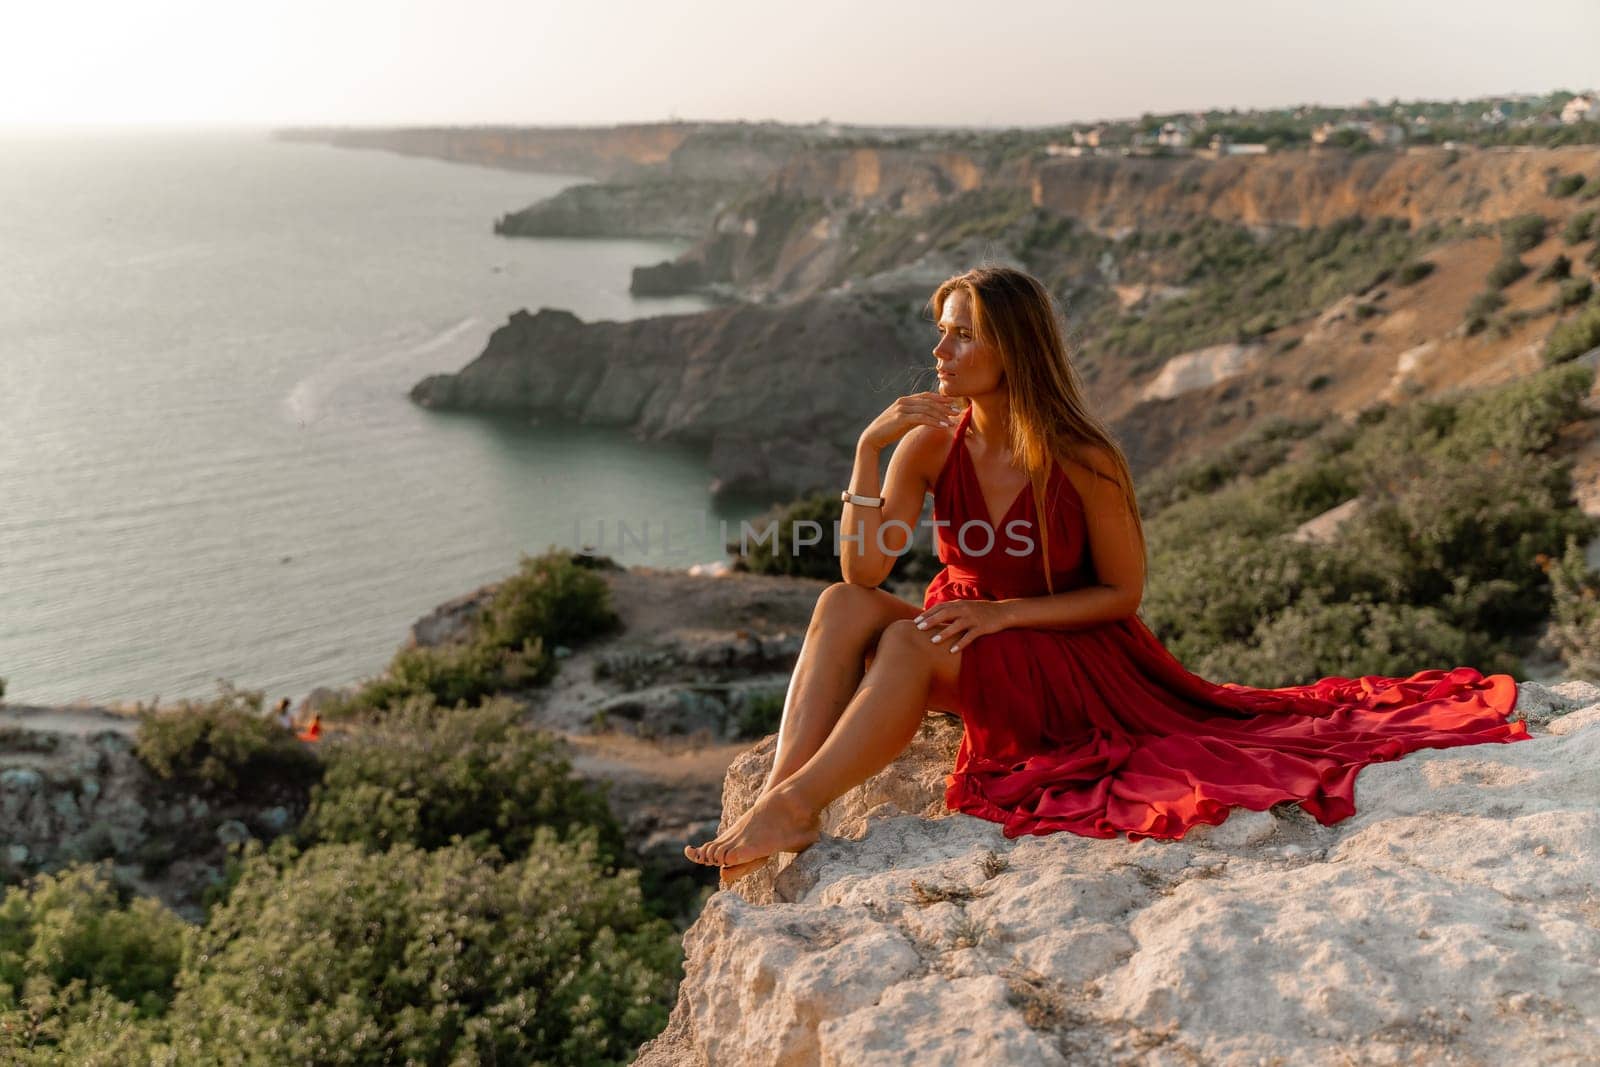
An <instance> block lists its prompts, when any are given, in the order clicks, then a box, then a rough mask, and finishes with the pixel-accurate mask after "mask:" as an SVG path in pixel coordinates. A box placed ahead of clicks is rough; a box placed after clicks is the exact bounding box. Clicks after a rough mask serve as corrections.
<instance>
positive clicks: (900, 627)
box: [878, 619, 936, 653]
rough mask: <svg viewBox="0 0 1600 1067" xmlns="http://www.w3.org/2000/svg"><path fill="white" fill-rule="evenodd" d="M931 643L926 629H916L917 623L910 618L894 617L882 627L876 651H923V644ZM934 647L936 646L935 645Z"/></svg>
mask: <svg viewBox="0 0 1600 1067" xmlns="http://www.w3.org/2000/svg"><path fill="white" fill-rule="evenodd" d="M931 645H933V641H932V638H931V637H929V635H928V632H927V631H926V630H919V629H917V624H916V623H914V622H912V621H911V620H910V619H896V620H895V621H894V622H891V623H890V624H889V625H888V626H885V627H884V628H883V636H882V637H880V638H878V651H879V652H880V653H882V652H888V651H889V650H891V649H893V650H894V651H896V652H900V653H906V652H917V653H920V652H923V651H925V648H924V646H931ZM935 647H936V646H935Z"/></svg>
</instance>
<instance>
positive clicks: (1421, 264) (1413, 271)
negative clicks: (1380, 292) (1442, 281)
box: [1395, 259, 1434, 285]
mask: <svg viewBox="0 0 1600 1067" xmlns="http://www.w3.org/2000/svg"><path fill="white" fill-rule="evenodd" d="M1433 271H1434V265H1433V262H1432V261H1431V260H1426V259H1414V260H1412V261H1411V262H1410V263H1406V264H1404V265H1403V266H1401V268H1400V269H1399V271H1397V272H1396V274H1395V281H1396V282H1397V283H1399V284H1400V285H1415V284H1416V283H1417V282H1420V281H1421V280H1422V279H1424V278H1426V277H1427V276H1428V275H1430V274H1432V273H1433Z"/></svg>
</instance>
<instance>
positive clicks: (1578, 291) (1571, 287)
mask: <svg viewBox="0 0 1600 1067" xmlns="http://www.w3.org/2000/svg"><path fill="white" fill-rule="evenodd" d="M1593 295H1594V283H1593V282H1591V281H1590V280H1589V279H1588V278H1568V279H1567V280H1566V281H1564V282H1562V283H1561V291H1560V293H1559V294H1558V295H1557V296H1556V306H1557V307H1558V308H1574V307H1577V306H1578V305H1579V304H1581V303H1583V302H1584V301H1585V300H1588V299H1589V298H1590V297H1591V296H1593Z"/></svg>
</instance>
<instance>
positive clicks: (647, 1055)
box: [636, 682, 1600, 1067]
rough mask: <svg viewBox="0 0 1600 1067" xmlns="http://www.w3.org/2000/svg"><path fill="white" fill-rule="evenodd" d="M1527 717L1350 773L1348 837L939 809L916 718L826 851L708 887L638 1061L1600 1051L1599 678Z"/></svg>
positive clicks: (830, 819) (761, 758)
mask: <svg viewBox="0 0 1600 1067" xmlns="http://www.w3.org/2000/svg"><path fill="white" fill-rule="evenodd" d="M1514 715H1516V716H1517V717H1520V718H1523V719H1525V720H1526V721H1527V722H1528V723H1529V727H1530V731H1531V732H1532V733H1533V735H1534V736H1533V739H1532V740H1529V741H1522V742H1518V743H1516V744H1506V745H1475V746H1469V747H1465V748H1456V749H1424V750H1421V751H1418V752H1414V753H1411V754H1409V755H1407V756H1405V757H1404V758H1402V759H1400V760H1396V761H1393V762H1387V763H1379V764H1375V765H1372V766H1370V767H1368V768H1366V769H1365V770H1363V771H1362V773H1361V777H1360V779H1359V788H1358V793H1357V803H1358V811H1357V814H1355V815H1353V816H1351V817H1350V818H1348V819H1346V820H1344V821H1343V822H1341V823H1339V824H1337V825H1335V826H1331V827H1325V826H1322V825H1321V824H1319V823H1317V822H1316V821H1315V820H1314V819H1312V818H1311V817H1310V816H1309V815H1306V814H1305V813H1304V812H1303V811H1301V810H1300V809H1299V808H1298V807H1295V806H1294V805H1292V804H1283V805H1278V806H1276V807H1274V808H1273V809H1271V810H1269V811H1263V812H1252V811H1248V810H1244V809H1236V810H1235V812H1234V813H1233V814H1232V815H1231V816H1230V817H1229V819H1228V820H1227V821H1226V822H1224V823H1223V824H1222V825H1221V826H1216V827H1202V828H1199V829H1196V830H1194V831H1191V832H1190V833H1189V834H1188V835H1187V836H1186V837H1185V838H1184V839H1183V840H1181V841H1157V840H1144V841H1139V842H1136V843H1130V842H1128V841H1126V840H1125V839H1121V838H1117V839H1112V840H1097V839H1092V838H1085V837H1077V836H1074V835H1071V834H1064V833H1063V834H1053V835H1047V836H1043V837H1023V838H1019V839H1016V840H1008V839H1007V838H1005V837H1004V836H1003V835H1002V834H1001V832H1000V828H999V826H998V825H996V824H993V823H989V822H985V821H983V820H979V819H974V818H971V817H969V816H966V815H962V814H953V813H950V812H947V811H946V810H945V809H944V804H943V786H944V774H945V772H946V771H947V769H948V768H949V767H950V765H951V761H952V759H953V757H954V752H955V746H956V744H957V742H958V741H959V738H960V726H959V724H958V723H956V722H954V721H953V720H950V719H947V718H945V717H934V718H930V719H929V720H928V721H927V722H926V723H925V724H924V726H923V728H922V730H921V731H920V732H919V734H918V736H917V738H916V740H915V741H914V742H913V743H912V746H911V747H910V748H909V749H908V750H907V752H906V754H905V755H904V756H902V757H901V758H900V759H899V760H898V761H897V762H895V763H894V764H892V765H891V766H890V767H888V768H887V769H886V770H885V771H884V772H883V773H881V774H879V775H877V776H876V777H874V778H873V779H870V780H869V781H867V782H866V783H864V784H863V785H862V786H861V787H859V788H857V789H855V790H852V791H851V792H850V793H848V794H846V795H845V796H843V797H841V798H840V799H839V800H838V801H837V802H836V803H835V804H834V805H832V806H831V807H830V808H829V809H828V811H827V812H826V813H825V820H824V837H823V839H822V840H821V841H820V842H819V843H818V844H817V845H815V846H813V847H812V848H811V849H809V850H807V851H806V852H804V853H802V854H800V855H799V856H797V857H796V856H789V855H782V856H780V857H778V859H777V860H775V861H774V862H773V863H772V864H769V865H768V867H767V869H765V870H763V871H762V872H760V873H759V874H757V875H754V876H751V877H748V878H746V879H744V880H743V881H741V882H740V883H738V884H737V885H736V886H735V887H734V888H733V889H731V890H726V891H722V892H718V893H716V894H715V895H714V896H712V897H711V899H710V900H709V901H708V902H707V904H706V906H705V908H704V910H703V912H702V913H701V915H700V917H699V919H698V920H697V921H696V922H695V924H694V925H693V926H692V927H691V928H690V929H689V931H688V932H687V933H686V935H685V938H684V945H685V950H686V954H687V964H686V975H685V979H684V981H683V984H682V986H681V987H680V993H679V999H678V1003H677V1006H676V1008H675V1009H674V1011H673V1014H672V1019H671V1022H670V1024H669V1025H668V1027H667V1029H666V1030H665V1031H664V1032H663V1033H662V1034H661V1035H660V1036H658V1037H657V1038H656V1039H654V1040H652V1041H650V1042H649V1043H647V1044H646V1045H645V1046H644V1047H643V1048H642V1049H641V1050H640V1056H639V1058H638V1060H637V1061H636V1062H638V1063H640V1064H645V1065H655V1067H660V1065H664V1064H671V1065H689V1064H694V1065H715V1064H725V1063H726V1064H746V1063H764V1064H845V1063H863V1062H871V1063H875V1064H890V1063H907V1064H910V1063H917V1064H926V1063H985V1064H1022V1063H1026V1064H1080V1063H1081V1064H1089V1063H1093V1064H1102V1063H1139V1064H1151V1063H1153V1064H1194V1063H1228V1064H1233V1063H1239V1064H1269V1063H1282V1064H1288V1063H1333V1062H1338V1063H1385V1064H1388V1063H1433V1062H1452V1063H1533V1062H1546V1063H1548V1062H1594V1061H1595V1060H1596V1059H1597V1058H1600V891H1597V888H1596V887H1597V885H1600V777H1597V776H1596V775H1595V771H1594V769H1595V767H1596V766H1600V688H1597V687H1595V686H1593V685H1590V684H1588V683H1585V682H1565V683H1562V684H1560V685H1556V686H1554V687H1552V688H1548V689H1547V688H1545V687H1542V686H1539V685H1537V684H1534V683H1524V684H1523V685H1521V686H1520V693H1519V701H1518V706H1517V710H1516V712H1515V713H1514ZM772 745H773V739H772V738H768V739H767V740H766V741H764V742H762V743H761V744H759V745H757V746H756V747H755V748H754V749H752V750H750V751H749V752H747V753H745V754H744V755H743V756H741V757H740V758H739V759H738V760H737V761H736V762H735V763H734V765H733V766H732V767H731V768H730V770H729V772H728V776H727V779H726V782H725V785H724V816H723V818H724V825H726V823H727V822H728V821H729V820H732V819H735V818H737V817H738V816H739V815H740V814H741V813H742V812H743V811H744V810H745V809H746V808H747V807H748V806H749V804H750V803H751V802H752V800H753V799H754V794H755V791H756V790H757V789H758V788H759V786H760V783H761V780H762V778H763V777H764V775H765V774H766V771H767V768H768V767H769V766H770V764H771V759H772Z"/></svg>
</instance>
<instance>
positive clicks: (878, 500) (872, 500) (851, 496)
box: [839, 489, 883, 508]
mask: <svg viewBox="0 0 1600 1067" xmlns="http://www.w3.org/2000/svg"><path fill="white" fill-rule="evenodd" d="M839 499H840V500H843V501H844V502H845V503H846V504H855V505H857V506H859V507H864V508H881V507H883V497H881V496H862V495H860V494H859V493H852V492H851V491H850V490H848V489H846V490H845V491H844V492H842V493H840V494H839Z"/></svg>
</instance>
